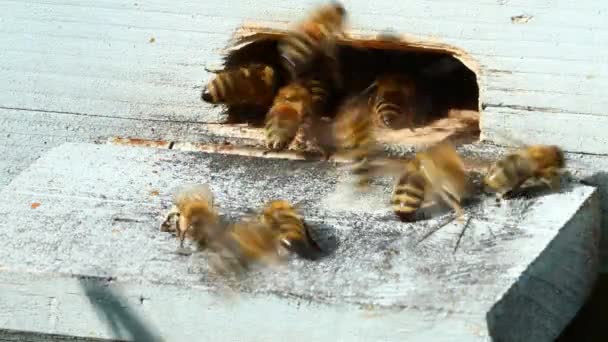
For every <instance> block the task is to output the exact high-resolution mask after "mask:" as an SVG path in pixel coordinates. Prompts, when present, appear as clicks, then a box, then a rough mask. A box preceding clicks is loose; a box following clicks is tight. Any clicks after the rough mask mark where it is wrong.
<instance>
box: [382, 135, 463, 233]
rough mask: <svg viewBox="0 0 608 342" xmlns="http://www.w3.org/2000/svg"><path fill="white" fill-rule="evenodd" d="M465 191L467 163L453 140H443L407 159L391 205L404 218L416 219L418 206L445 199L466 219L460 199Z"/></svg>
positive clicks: (407, 219) (405, 219) (408, 219)
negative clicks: (465, 164) (449, 142)
mask: <svg viewBox="0 0 608 342" xmlns="http://www.w3.org/2000/svg"><path fill="white" fill-rule="evenodd" d="M465 193H466V178H465V170H464V163H463V162H462V159H461V158H460V156H459V155H458V153H457V152H456V149H455V148H454V147H453V146H452V145H451V144H447V143H440V144H437V145H435V146H432V147H430V148H429V149H427V150H426V151H423V152H419V153H417V154H416V156H415V157H414V158H413V159H412V160H409V161H407V162H406V165H405V171H404V172H403V173H402V175H401V176H400V177H399V178H398V180H397V182H396V183H395V186H394V189H393V194H392V198H391V205H392V208H393V212H394V213H395V214H396V215H397V216H398V217H399V218H400V219H401V220H402V221H414V220H415V218H416V211H417V210H418V209H420V208H421V207H426V206H428V205H429V204H433V203H434V202H435V200H436V199H441V200H442V201H443V202H444V203H446V204H448V205H449V206H451V207H452V208H453V209H454V211H455V213H456V217H457V219H458V220H459V221H462V220H463V219H462V216H463V215H464V210H463V209H462V207H461V206H460V203H461V201H462V199H463V197H464V195H465Z"/></svg>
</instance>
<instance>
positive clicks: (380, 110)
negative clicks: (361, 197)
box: [201, 2, 477, 158]
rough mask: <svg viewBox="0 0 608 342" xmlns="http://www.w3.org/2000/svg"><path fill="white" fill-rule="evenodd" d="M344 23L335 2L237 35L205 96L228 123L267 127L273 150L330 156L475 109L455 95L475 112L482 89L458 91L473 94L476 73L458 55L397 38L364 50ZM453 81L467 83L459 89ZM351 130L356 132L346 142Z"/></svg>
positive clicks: (388, 37)
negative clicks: (282, 27) (405, 45)
mask: <svg viewBox="0 0 608 342" xmlns="http://www.w3.org/2000/svg"><path fill="white" fill-rule="evenodd" d="M346 23H347V11H346V9H345V8H344V6H343V5H341V4H339V3H335V2H333V3H329V4H325V5H321V6H319V7H317V8H315V9H313V10H312V11H311V13H309V14H308V15H307V16H306V18H304V20H302V21H299V22H297V23H295V24H294V25H293V26H292V27H291V29H289V30H286V31H281V32H278V31H277V32H274V33H271V32H270V30H268V31H267V32H256V33H254V34H249V35H241V36H238V37H237V39H236V41H235V42H234V46H233V47H231V48H230V49H229V53H228V54H227V56H225V60H224V69H223V70H213V71H211V70H208V69H207V71H208V72H210V73H212V75H213V76H212V79H211V80H210V81H209V82H208V83H207V84H206V86H205V87H204V89H203V91H202V96H201V98H202V100H203V101H205V102H207V103H210V104H213V105H222V106H224V107H225V108H227V112H228V122H231V120H232V122H243V121H247V122H249V123H254V124H261V125H262V126H263V127H264V140H265V145H266V147H267V148H268V149H270V150H275V151H276V150H283V149H286V148H290V147H291V148H293V149H300V150H313V151H317V152H321V153H322V154H323V155H324V156H325V157H326V158H327V157H329V155H330V154H332V153H334V152H342V150H350V149H353V148H358V147H359V146H360V145H369V144H368V143H367V140H369V139H368V138H371V135H372V134H373V133H374V131H375V130H376V128H380V129H389V130H402V129H405V130H409V131H411V132H413V131H414V130H416V129H418V128H420V127H425V126H427V125H429V124H430V123H432V122H433V121H436V120H438V119H440V118H442V117H443V116H445V115H447V114H446V113H447V109H446V107H449V105H448V104H447V103H445V102H450V103H451V104H452V105H454V106H457V107H460V108H465V107H466V108H471V107H472V105H471V104H468V103H467V104H464V105H463V104H461V103H454V101H456V102H458V101H457V100H455V99H456V98H459V99H461V98H466V99H467V100H468V99H469V98H475V101H472V102H475V104H474V105H475V110H476V109H477V102H476V100H477V91H475V94H474V95H473V94H466V95H463V94H462V93H461V92H462V89H460V88H467V87H468V86H469V83H471V82H470V81H471V80H470V78H472V79H473V80H472V83H473V84H474V85H475V89H476V81H475V76H474V74H473V73H472V72H471V71H470V70H468V69H466V67H464V66H462V65H460V64H459V62H453V63H452V62H450V61H454V59H453V58H452V57H447V56H446V55H445V54H440V53H438V52H434V53H430V52H425V53H419V54H418V53H414V52H412V51H413V50H408V49H402V48H399V44H397V43H399V42H400V40H399V38H398V37H396V36H394V37H393V36H391V35H390V34H383V35H381V36H379V38H378V40H374V41H371V42H372V43H375V44H376V45H381V44H379V43H380V42H384V43H383V44H388V45H387V46H392V47H391V48H386V49H383V48H379V47H377V46H374V45H373V44H372V45H370V46H369V47H366V45H365V44H368V43H369V42H367V43H365V44H364V45H365V46H359V45H357V44H359V43H361V42H362V41H360V40H357V39H353V38H352V37H350V36H348V35H347V33H346V26H347V25H346ZM370 44H371V43H370ZM406 50H407V51H406ZM421 56H425V57H424V58H422V57H421ZM456 64H458V66H455V65H456ZM425 70H426V71H425ZM429 70H431V71H429ZM438 70H441V71H440V72H439V71H438ZM446 70H447V71H446ZM431 74H440V75H442V76H429V75H431ZM446 75H447V76H446ZM456 79H457V80H458V82H465V81H464V80H465V79H466V82H469V83H466V84H467V87H462V86H461V84H460V83H459V86H456V85H455V83H454V82H457V81H455V80H456ZM447 89H449V90H447ZM467 89H468V88H467ZM442 92H443V93H445V94H443V93H442ZM459 92H460V93H459ZM360 116H365V120H359V119H358V117H360ZM262 118H263V120H261V119H262ZM348 130H350V131H353V132H354V133H355V134H354V135H353V136H352V137H349V138H347V139H346V140H344V139H343V137H344V134H343V133H344V132H345V131H348ZM361 149H363V150H365V149H367V148H365V147H361Z"/></svg>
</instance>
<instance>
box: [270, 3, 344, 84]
mask: <svg viewBox="0 0 608 342" xmlns="http://www.w3.org/2000/svg"><path fill="white" fill-rule="evenodd" d="M345 24H346V9H345V8H344V6H343V5H342V4H340V3H338V2H331V3H329V4H325V5H322V6H319V7H318V8H316V9H315V10H313V11H312V13H310V14H309V15H308V17H307V18H306V19H304V20H303V21H302V22H300V23H299V24H298V25H297V26H296V27H295V29H294V30H293V31H292V32H290V33H288V34H287V36H285V37H284V38H283V39H282V40H281V41H280V42H279V46H278V50H279V54H280V55H281V58H282V62H283V66H284V68H285V69H286V70H288V72H289V73H290V75H291V77H292V80H295V79H296V78H298V77H299V76H300V75H302V74H303V73H304V72H306V71H309V69H310V68H311V67H312V65H313V64H314V61H315V60H317V59H319V58H321V59H327V61H328V63H329V64H331V65H333V68H332V70H333V72H332V75H331V77H332V79H333V81H334V83H335V84H336V85H337V86H338V87H340V86H341V83H342V81H341V77H340V74H339V72H338V69H339V63H338V58H337V44H336V40H337V38H338V37H340V36H342V35H343V31H344V27H345Z"/></svg>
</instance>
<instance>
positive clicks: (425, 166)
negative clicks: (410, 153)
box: [420, 159, 460, 199]
mask: <svg viewBox="0 0 608 342" xmlns="http://www.w3.org/2000/svg"><path fill="white" fill-rule="evenodd" d="M420 170H421V171H422V174H423V175H424V177H426V179H428V180H429V182H430V183H431V184H432V186H433V187H434V188H436V189H438V190H441V191H445V192H447V193H449V194H450V195H451V196H453V197H456V198H457V199H460V195H459V192H458V191H457V190H456V189H455V188H454V186H453V185H452V184H451V183H450V182H448V181H446V178H445V177H444V175H443V172H441V171H440V170H439V169H438V168H437V167H436V166H435V163H433V161H431V160H429V159H422V160H421V161H420Z"/></svg>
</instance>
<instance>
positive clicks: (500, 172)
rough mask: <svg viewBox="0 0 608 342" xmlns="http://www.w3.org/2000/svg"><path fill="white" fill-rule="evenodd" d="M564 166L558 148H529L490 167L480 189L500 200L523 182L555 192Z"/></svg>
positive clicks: (561, 152)
mask: <svg viewBox="0 0 608 342" xmlns="http://www.w3.org/2000/svg"><path fill="white" fill-rule="evenodd" d="M565 166H566V163H565V160H564V152H563V151H562V149H561V148H559V147H558V146H555V145H531V146H527V147H524V148H521V149H519V150H517V151H515V152H513V153H511V154H509V155H507V156H505V157H504V158H503V159H501V160H499V161H497V162H495V163H494V164H492V165H491V166H490V167H489V169H488V173H487V174H486V176H485V177H484V186H485V188H486V189H487V190H490V191H492V192H496V193H497V194H498V197H499V198H501V199H502V198H504V197H505V196H506V195H508V194H509V193H512V192H514V191H516V190H518V189H519V188H520V187H521V186H522V185H523V184H524V183H525V182H526V181H540V182H541V183H542V184H545V185H547V186H548V187H549V188H550V189H551V190H554V191H558V190H559V188H560V182H561V174H562V172H563V169H564V168H565Z"/></svg>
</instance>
